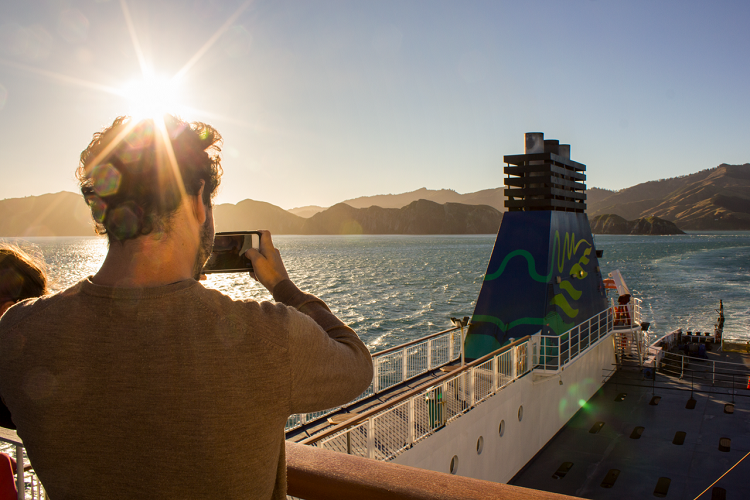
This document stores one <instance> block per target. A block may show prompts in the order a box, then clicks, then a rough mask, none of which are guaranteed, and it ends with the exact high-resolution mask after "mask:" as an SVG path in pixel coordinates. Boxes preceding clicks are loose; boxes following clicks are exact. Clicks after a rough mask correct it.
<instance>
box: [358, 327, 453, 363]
mask: <svg viewBox="0 0 750 500" xmlns="http://www.w3.org/2000/svg"><path fill="white" fill-rule="evenodd" d="M456 330H458V327H457V326H454V327H453V328H448V329H447V330H443V331H442V332H437V333H431V334H430V335H425V336H424V337H422V338H418V339H416V340H412V341H411V342H407V343H406V344H400V345H397V346H393V347H389V348H388V349H386V350H384V351H379V352H376V353H375V354H373V355H372V359H375V358H378V357H380V356H383V355H385V354H389V353H391V352H395V351H400V350H402V349H406V348H407V347H411V346H413V345H415V344H419V343H421V342H424V341H426V340H430V339H432V338H435V337H439V336H440V335H443V334H444V333H450V332H455V331H456Z"/></svg>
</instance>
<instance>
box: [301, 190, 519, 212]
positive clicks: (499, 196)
mask: <svg viewBox="0 0 750 500" xmlns="http://www.w3.org/2000/svg"><path fill="white" fill-rule="evenodd" d="M503 192H504V191H503V188H502V187H499V188H494V189H483V190H481V191H477V192H475V193H466V194H460V193H457V192H455V191H454V190H452V189H427V188H421V189H417V190H416V191H410V192H408V193H401V194H380V195H376V196H361V197H359V198H352V199H349V200H344V201H342V202H341V203H344V204H346V205H349V206H350V207H353V208H368V207H373V206H376V207H381V208H403V207H405V206H406V205H408V204H409V203H411V202H413V201H416V200H429V201H434V202H435V203H440V204H441V205H442V204H443V203H462V204H464V205H488V206H490V207H493V208H495V209H496V210H499V211H500V212H504V211H505V207H504V205H503V204H504V202H505V197H504V195H503ZM323 210H325V208H324V207H319V206H317V205H308V206H305V207H298V208H292V209H291V210H289V212H291V213H293V214H295V215H299V216H300V217H312V216H313V215H315V214H316V213H319V212H322V211H323Z"/></svg>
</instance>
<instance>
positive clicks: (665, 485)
mask: <svg viewBox="0 0 750 500" xmlns="http://www.w3.org/2000/svg"><path fill="white" fill-rule="evenodd" d="M671 482H672V480H671V479H669V478H668V477H660V478H659V480H658V481H657V482H656V488H654V496H655V497H659V498H664V497H665V496H667V492H668V491H669V483H671Z"/></svg>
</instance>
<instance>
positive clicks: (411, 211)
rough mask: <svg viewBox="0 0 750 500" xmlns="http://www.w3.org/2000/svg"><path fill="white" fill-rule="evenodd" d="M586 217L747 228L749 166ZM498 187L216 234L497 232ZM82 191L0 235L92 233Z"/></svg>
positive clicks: (342, 207) (672, 183) (598, 197)
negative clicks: (260, 231)
mask: <svg viewBox="0 0 750 500" xmlns="http://www.w3.org/2000/svg"><path fill="white" fill-rule="evenodd" d="M587 198H588V199H587V205H588V210H587V212H588V215H589V217H590V218H592V219H593V217H595V216H598V215H617V216H620V217H622V218H624V219H626V220H629V221H632V220H637V219H644V218H649V217H657V218H660V219H664V220H667V221H670V222H673V223H674V224H675V225H676V226H677V227H679V228H680V229H682V230H744V229H750V164H748V163H746V164H744V165H727V164H721V165H719V166H718V167H715V168H711V169H707V170H702V171H700V172H697V173H694V174H690V175H685V176H682V177H674V178H671V179H662V180H658V181H650V182H644V183H641V184H638V185H636V186H632V187H629V188H626V189H621V190H619V191H612V190H606V189H600V188H596V187H594V188H590V189H589V190H588V191H587ZM504 211H505V209H504V207H503V188H502V187H498V188H493V189H485V190H482V191H477V192H476V193H467V194H459V193H456V192H455V191H453V190H450V189H440V190H430V189H426V188H422V189H418V190H416V191H411V192H409V193H402V194H387V195H378V196H365V197H360V198H354V199H350V200H346V202H344V203H339V204H336V205H334V206H332V207H329V208H323V207H314V206H308V207H299V208H296V209H292V210H290V211H287V210H284V209H282V208H280V207H277V206H275V205H272V204H270V203H265V202H262V201H255V200H243V201H241V202H239V203H237V204H229V203H225V204H220V205H217V206H215V207H214V217H215V220H216V230H217V231H241V230H250V229H258V228H265V229H269V230H270V231H271V232H273V233H275V234H480V233H486V234H491V233H496V232H497V228H498V227H499V226H500V221H501V220H502V212H504ZM93 234H94V232H93V229H92V224H91V216H90V213H89V209H88V207H87V206H86V204H85V203H84V202H83V198H82V197H81V195H80V194H76V193H70V192H64V191H63V192H60V193H54V194H44V195H40V196H28V197H25V198H10V199H6V200H0V237H9V236H88V235H93Z"/></svg>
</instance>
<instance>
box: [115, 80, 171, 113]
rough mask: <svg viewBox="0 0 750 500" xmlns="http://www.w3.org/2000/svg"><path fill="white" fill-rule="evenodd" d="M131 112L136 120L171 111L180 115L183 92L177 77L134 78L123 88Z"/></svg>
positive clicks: (123, 94)
mask: <svg viewBox="0 0 750 500" xmlns="http://www.w3.org/2000/svg"><path fill="white" fill-rule="evenodd" d="M122 96H123V97H124V98H125V99H126V100H127V101H128V108H129V110H128V111H129V114H130V116H132V117H133V118H135V119H136V120H141V119H145V118H158V117H162V116H164V115H165V114H167V113H169V114H172V115H180V114H181V113H180V112H181V111H182V102H181V100H182V92H181V86H180V85H179V82H178V81H177V80H176V79H175V78H164V77H158V76H147V77H143V78H141V79H138V80H133V81H131V82H129V83H128V84H126V85H125V86H124V87H123V88H122Z"/></svg>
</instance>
